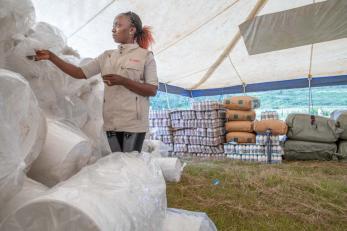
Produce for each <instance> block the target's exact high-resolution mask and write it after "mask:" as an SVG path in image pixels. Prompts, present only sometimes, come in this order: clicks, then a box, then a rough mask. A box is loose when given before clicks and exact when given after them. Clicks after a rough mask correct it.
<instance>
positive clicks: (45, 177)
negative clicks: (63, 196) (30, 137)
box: [28, 120, 92, 187]
mask: <svg viewBox="0 0 347 231" xmlns="http://www.w3.org/2000/svg"><path fill="white" fill-rule="evenodd" d="M47 124H48V132H47V138H46V142H45V144H44V146H43V149H42V152H41V154H40V155H39V157H38V158H37V159H36V161H35V162H34V164H33V165H32V167H31V170H30V171H29V173H28V175H29V176H30V177H31V178H32V179H34V180H37V181H38V182H41V183H43V184H45V185H47V186H49V187H51V186H54V185H55V184H57V183H58V182H60V181H63V180H66V179H68V178H69V177H71V176H73V175H74V174H76V173H77V172H78V171H79V170H80V169H81V168H82V167H84V166H86V165H87V163H88V161H89V158H90V157H91V154H92V147H91V144H90V142H89V140H88V138H87V137H85V136H84V135H83V134H82V133H81V132H80V131H78V130H77V129H73V126H72V125H70V126H68V125H66V124H63V123H61V122H58V121H51V120H49V121H48V123H47Z"/></svg>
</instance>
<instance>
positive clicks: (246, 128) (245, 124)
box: [225, 121, 253, 132]
mask: <svg viewBox="0 0 347 231" xmlns="http://www.w3.org/2000/svg"><path fill="white" fill-rule="evenodd" d="M225 130H226V131H227V132H253V122H251V121H230V122H227V123H226V124H225Z"/></svg>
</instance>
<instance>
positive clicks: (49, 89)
mask: <svg viewBox="0 0 347 231" xmlns="http://www.w3.org/2000/svg"><path fill="white" fill-rule="evenodd" d="M26 2H27V1H26V0H21V1H19V2H16V4H18V5H23V4H24V3H26ZM13 4H14V3H13ZM4 8H5V9H7V8H8V10H11V9H12V8H13V6H12V3H10V2H6V5H4ZM21 10H22V11H23V12H24V11H25V10H26V8H24V5H23V8H21ZM28 10H29V9H28ZM21 19H22V17H18V18H17V17H14V18H11V20H12V21H14V22H16V23H17V24H18V23H19V24H21ZM11 20H9V19H8V20H5V21H4V22H3V23H2V24H0V29H1V31H6V28H8V27H10V28H11V25H12V24H11V23H10V21H11ZM32 20H33V18H31V21H32ZM29 21H30V20H29ZM31 26H32V23H31V24H29V23H28V25H27V26H26V28H27V29H26V30H23V31H18V32H17V34H16V36H15V37H14V36H11V37H10V38H8V36H7V37H6V38H8V39H10V43H11V44H13V46H12V47H11V50H10V52H8V53H6V55H5V60H6V65H5V67H6V68H7V69H9V70H12V71H14V72H18V73H20V74H22V75H23V76H24V78H26V79H27V80H28V81H29V83H30V86H31V87H32V89H33V91H34V93H35V95H36V97H37V99H38V101H39V105H40V107H41V108H42V109H43V111H44V113H45V115H46V117H48V118H50V119H54V120H59V121H63V122H66V123H68V124H73V125H74V126H75V127H78V128H79V129H81V130H82V131H83V132H84V133H85V134H86V135H87V136H88V137H89V139H90V140H91V143H92V145H93V158H92V160H93V161H96V160H97V159H98V158H100V157H101V156H102V155H104V154H108V153H110V148H109V146H108V143H107V139H106V136H105V134H104V132H103V131H102V130H103V129H102V126H103V118H102V110H100V108H101V109H102V104H103V90H101V91H100V89H102V88H103V83H102V81H101V80H96V79H95V78H92V79H88V80H76V79H73V78H71V77H70V76H67V75H66V74H64V73H63V72H62V71H60V70H59V69H58V68H57V67H55V66H54V64H52V63H50V62H49V61H41V62H35V61H33V60H29V59H27V57H26V56H31V55H34V54H35V51H34V50H35V49H49V50H51V51H53V52H54V53H56V54H57V55H59V56H60V57H61V58H63V59H65V60H67V61H69V62H71V63H74V64H75V65H77V66H78V65H81V64H83V63H85V62H86V60H80V59H79V55H78V54H77V53H76V52H75V51H73V50H72V49H71V48H69V47H68V46H67V45H66V39H65V36H64V35H63V34H62V32H61V31H60V30H59V29H58V28H55V27H53V26H51V25H49V24H47V23H43V22H39V23H37V24H36V25H35V26H34V27H32V28H30V27H31ZM1 55H2V56H3V54H1ZM93 161H91V162H93Z"/></svg>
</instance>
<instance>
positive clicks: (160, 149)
mask: <svg viewBox="0 0 347 231" xmlns="http://www.w3.org/2000/svg"><path fill="white" fill-rule="evenodd" d="M169 150H170V147H169V146H168V145H166V144H164V143H163V142H162V141H161V140H147V139H146V140H144V142H143V146H142V151H143V152H148V153H150V154H151V156H153V157H168V156H169Z"/></svg>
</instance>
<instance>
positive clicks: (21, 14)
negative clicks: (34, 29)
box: [0, 0, 35, 68]
mask: <svg viewBox="0 0 347 231" xmlns="http://www.w3.org/2000/svg"><path fill="white" fill-rule="evenodd" d="M0 6H1V7H0V31H1V33H0V68H4V67H5V56H6V55H7V53H8V52H9V51H10V50H11V49H12V48H13V47H14V45H15V40H13V37H17V36H18V34H25V33H26V32H27V31H28V30H29V29H30V28H31V26H32V25H33V24H34V22H35V11H34V6H33V4H32V2H31V1H30V0H17V1H13V0H0Z"/></svg>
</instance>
